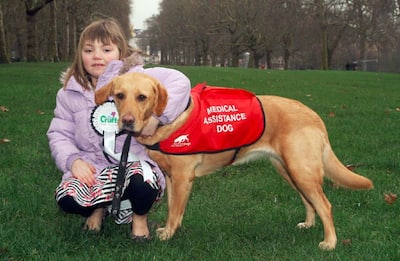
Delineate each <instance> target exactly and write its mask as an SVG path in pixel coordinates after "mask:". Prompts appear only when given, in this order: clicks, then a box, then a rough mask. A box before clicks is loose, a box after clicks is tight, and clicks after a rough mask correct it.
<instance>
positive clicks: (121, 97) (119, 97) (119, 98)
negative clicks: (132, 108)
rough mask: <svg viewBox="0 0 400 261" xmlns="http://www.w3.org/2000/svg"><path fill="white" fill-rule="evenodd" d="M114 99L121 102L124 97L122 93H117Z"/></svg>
mask: <svg viewBox="0 0 400 261" xmlns="http://www.w3.org/2000/svg"><path fill="white" fill-rule="evenodd" d="M115 97H116V98H117V99H118V100H123V99H124V98H125V95H124V94H123V93H117V94H116V95H115Z"/></svg>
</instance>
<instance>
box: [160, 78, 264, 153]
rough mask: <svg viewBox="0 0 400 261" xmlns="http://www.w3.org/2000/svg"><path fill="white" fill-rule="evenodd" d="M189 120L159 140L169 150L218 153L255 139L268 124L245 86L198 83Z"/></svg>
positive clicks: (241, 145) (162, 149)
mask: <svg viewBox="0 0 400 261" xmlns="http://www.w3.org/2000/svg"><path fill="white" fill-rule="evenodd" d="M191 96H192V101H193V102H194V110H193V111H192V113H191V114H190V116H189V118H188V120H187V122H186V123H185V124H184V125H183V126H182V127H181V128H180V129H178V130H177V131H176V132H175V133H173V134H171V136H170V137H168V138H167V139H165V140H163V141H161V142H160V143H159V148H158V150H160V151H162V152H164V153H168V154H193V153H215V152H220V151H225V150H231V149H236V148H240V147H243V146H246V145H250V144H252V143H254V142H256V141H257V140H258V139H259V138H260V136H261V135H262V133H263V132H264V128H265V119H264V112H263V109H262V107H261V104H260V101H259V100H258V99H257V97H256V96H255V95H254V94H253V93H251V92H249V91H246V90H242V89H232V88H224V87H212V86H207V85H206V84H205V83H202V84H198V85H196V86H195V87H194V88H193V89H192V92H191Z"/></svg>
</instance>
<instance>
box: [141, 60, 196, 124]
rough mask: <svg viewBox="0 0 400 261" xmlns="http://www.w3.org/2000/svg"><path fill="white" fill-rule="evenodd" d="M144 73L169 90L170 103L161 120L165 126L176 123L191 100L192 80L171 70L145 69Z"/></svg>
mask: <svg viewBox="0 0 400 261" xmlns="http://www.w3.org/2000/svg"><path fill="white" fill-rule="evenodd" d="M144 73H146V74H148V75H150V76H153V77H154V78H156V79H158V80H159V81H160V82H161V83H162V84H163V85H164V86H165V88H166V89H167V92H168V103H167V107H166V108H165V110H164V112H163V114H162V115H161V116H160V117H159V120H160V121H161V122H162V123H163V124H167V123H170V122H172V121H174V120H175V119H176V118H177V117H178V116H179V115H180V114H181V113H182V112H183V111H184V110H185V109H186V107H187V105H188V102H189V99H190V90H191V84H190V80H189V78H188V77H186V75H184V74H183V73H181V72H179V71H177V70H174V69H169V68H162V67H155V68H149V69H145V70H144Z"/></svg>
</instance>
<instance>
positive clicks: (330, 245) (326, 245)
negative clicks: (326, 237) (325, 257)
mask: <svg viewBox="0 0 400 261" xmlns="http://www.w3.org/2000/svg"><path fill="white" fill-rule="evenodd" d="M318 247H319V249H321V250H325V251H329V250H333V249H335V247H336V241H334V242H326V241H322V242H320V243H319V245H318Z"/></svg>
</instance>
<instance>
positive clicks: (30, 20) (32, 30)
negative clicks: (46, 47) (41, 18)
mask: <svg viewBox="0 0 400 261" xmlns="http://www.w3.org/2000/svg"><path fill="white" fill-rule="evenodd" d="M26 26H27V36H26V40H27V50H26V52H27V54H26V60H27V61H28V62H36V61H37V60H38V48H37V39H36V17H35V14H30V13H27V14H26Z"/></svg>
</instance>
